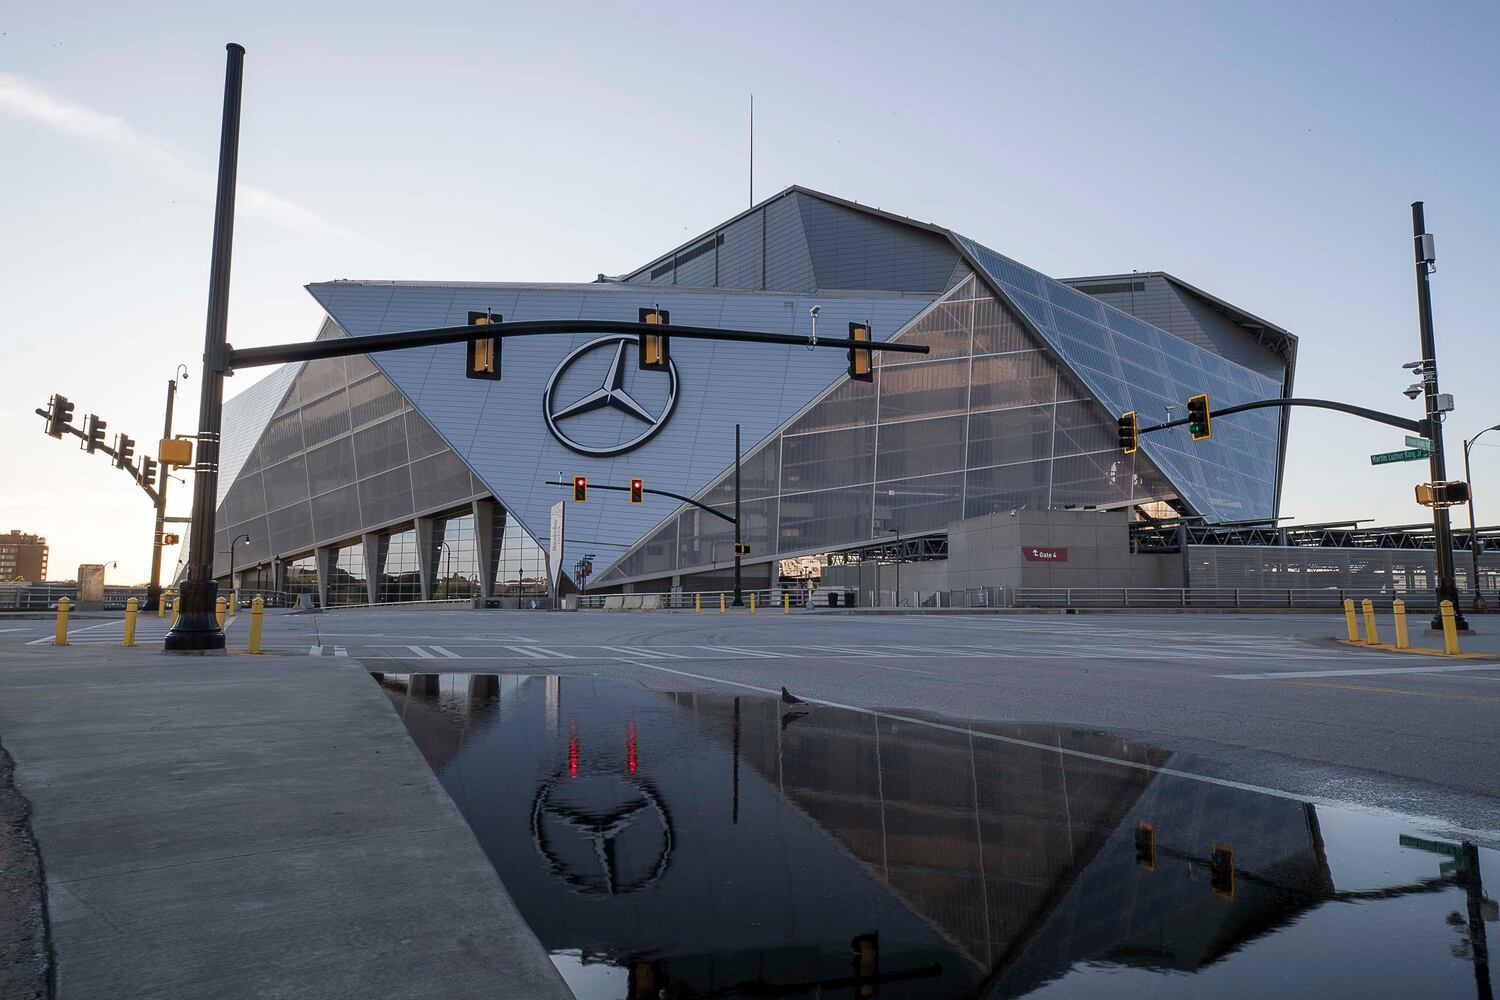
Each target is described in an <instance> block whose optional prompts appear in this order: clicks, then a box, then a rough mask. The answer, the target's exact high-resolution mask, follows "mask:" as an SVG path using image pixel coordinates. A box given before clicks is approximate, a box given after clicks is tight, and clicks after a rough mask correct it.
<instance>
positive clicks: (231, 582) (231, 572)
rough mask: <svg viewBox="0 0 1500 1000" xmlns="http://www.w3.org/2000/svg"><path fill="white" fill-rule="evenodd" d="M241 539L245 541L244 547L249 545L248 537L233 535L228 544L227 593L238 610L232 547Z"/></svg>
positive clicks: (238, 591) (238, 598)
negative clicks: (232, 539)
mask: <svg viewBox="0 0 1500 1000" xmlns="http://www.w3.org/2000/svg"><path fill="white" fill-rule="evenodd" d="M242 538H243V539H244V540H245V544H246V545H249V544H250V536H249V535H235V536H234V541H232V542H230V543H229V593H230V595H231V599H232V600H233V601H234V603H235V605H236V608H238V605H239V602H240V588H238V587H236V586H235V585H234V547H235V546H236V545H238V544H240V539H242Z"/></svg>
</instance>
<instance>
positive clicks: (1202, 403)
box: [1188, 392, 1214, 441]
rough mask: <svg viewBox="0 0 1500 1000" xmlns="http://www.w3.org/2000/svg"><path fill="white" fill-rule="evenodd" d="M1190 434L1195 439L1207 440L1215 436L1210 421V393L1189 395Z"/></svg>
mask: <svg viewBox="0 0 1500 1000" xmlns="http://www.w3.org/2000/svg"><path fill="white" fill-rule="evenodd" d="M1188 434H1189V435H1190V436H1191V437H1192V439H1193V440H1194V441H1206V440H1208V439H1209V438H1211V437H1213V436H1214V432H1213V428H1212V427H1210V426H1209V422H1208V393H1206V392H1200V393H1198V395H1196V396H1190V397H1188Z"/></svg>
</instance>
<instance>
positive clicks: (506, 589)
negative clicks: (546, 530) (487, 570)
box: [495, 518, 547, 602]
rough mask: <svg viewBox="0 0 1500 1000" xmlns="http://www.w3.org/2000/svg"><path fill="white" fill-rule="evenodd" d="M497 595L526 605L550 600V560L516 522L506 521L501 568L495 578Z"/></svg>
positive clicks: (501, 552) (513, 520)
mask: <svg viewBox="0 0 1500 1000" xmlns="http://www.w3.org/2000/svg"><path fill="white" fill-rule="evenodd" d="M495 593H496V594H497V595H498V596H502V597H515V598H517V599H520V600H521V601H522V602H525V601H528V600H530V599H531V598H532V597H542V598H545V597H546V596H547V557H546V556H545V555H543V553H542V549H541V546H539V545H537V543H536V542H534V541H532V539H531V536H530V535H528V534H526V532H525V531H523V530H522V529H521V526H520V525H519V524H517V523H516V521H515V519H514V518H507V519H506V521H505V536H504V540H503V542H502V543H501V547H500V568H499V570H498V572H496V574H495Z"/></svg>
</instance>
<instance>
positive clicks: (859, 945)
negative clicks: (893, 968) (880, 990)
mask: <svg viewBox="0 0 1500 1000" xmlns="http://www.w3.org/2000/svg"><path fill="white" fill-rule="evenodd" d="M849 948H850V950H851V951H853V952H854V981H855V982H856V983H858V984H859V985H858V989H857V990H856V994H857V995H858V996H861V997H873V996H875V989H876V982H877V981H878V980H879V979H880V935H879V934H861V935H860V936H859V937H857V938H855V939H854V940H852V941H850V942H849Z"/></svg>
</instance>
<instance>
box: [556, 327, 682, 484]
mask: <svg viewBox="0 0 1500 1000" xmlns="http://www.w3.org/2000/svg"><path fill="white" fill-rule="evenodd" d="M636 345H637V341H636V338H635V337H634V336H631V335H630V334H615V335H613V336H609V337H601V338H599V339H598V340H595V341H592V342H591V343H587V344H584V345H583V346H582V347H580V348H578V349H577V350H575V351H573V352H572V353H571V354H569V355H568V356H567V357H565V358H563V360H562V363H561V364H559V365H558V366H557V370H556V371H554V372H553V373H552V377H551V378H550V379H548V380H547V389H546V391H545V392H544V393H543V394H542V413H543V415H544V416H545V417H546V419H547V429H548V430H550V431H551V432H552V436H553V437H555V438H557V440H558V441H560V442H561V443H562V444H563V446H564V447H567V448H569V449H571V450H572V451H576V452H578V453H579V454H580V455H594V456H596V457H599V458H607V457H608V456H610V455H621V454H624V453H625V452H627V451H631V450H632V449H635V448H639V447H640V446H641V445H643V444H645V443H646V442H647V441H649V440H651V438H653V437H655V436H656V434H657V433H658V432H660V431H661V429H662V428H663V427H665V426H666V424H667V420H668V418H670V417H671V416H672V408H673V407H675V406H676V405H677V365H676V364H675V363H673V362H671V361H670V360H669V361H668V362H667V371H666V372H665V375H666V376H667V386H666V390H667V401H666V404H665V405H664V406H662V407H661V412H660V413H657V414H654V415H653V414H652V412H651V410H649V409H647V408H646V407H644V406H642V405H641V404H640V403H639V402H637V401H636V399H635V397H634V396H632V395H631V394H630V393H629V392H628V391H627V390H626V389H625V371H626V364H625V356H626V352H627V351H628V350H639V348H638V347H637V346H636ZM610 348H613V349H614V350H613V354H612V355H610V356H609V365H608V367H607V368H606V369H605V371H604V377H603V379H602V380H601V381H600V383H599V385H598V388H595V389H591V390H589V391H587V392H585V393H584V394H583V395H582V396H580V397H578V398H577V399H575V400H573V401H572V402H569V403H565V404H561V405H559V403H558V399H557V397H558V394H559V389H560V388H561V387H562V384H563V381H564V376H565V375H566V374H567V373H568V370H569V369H571V368H572V367H573V366H574V365H577V364H579V363H580V362H583V361H584V360H585V359H586V358H588V357H589V356H590V355H592V354H594V352H596V351H600V352H605V353H606V354H608V352H609V349H610ZM641 374H642V375H644V376H649V377H652V378H654V377H656V376H657V375H659V374H662V373H658V372H642V373H641ZM657 394H658V395H659V392H658V393H657ZM604 409H612V410H615V411H618V412H619V413H622V414H624V415H625V418H626V420H627V421H636V422H639V423H640V424H644V425H645V429H644V430H642V431H641V432H640V433H639V434H637V435H635V436H634V437H631V438H628V439H626V440H622V441H617V442H615V443H614V444H590V443H586V442H583V441H580V440H578V438H577V437H575V436H570V435H569V434H567V433H566V432H564V431H563V430H562V428H560V427H559V426H558V425H559V424H560V423H562V422H564V421H572V420H574V419H576V418H579V417H582V416H583V415H584V414H586V413H592V412H594V411H596V410H604Z"/></svg>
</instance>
